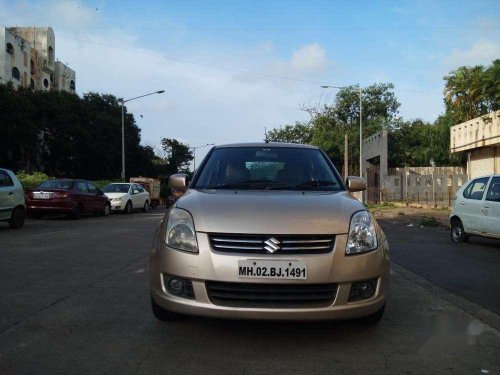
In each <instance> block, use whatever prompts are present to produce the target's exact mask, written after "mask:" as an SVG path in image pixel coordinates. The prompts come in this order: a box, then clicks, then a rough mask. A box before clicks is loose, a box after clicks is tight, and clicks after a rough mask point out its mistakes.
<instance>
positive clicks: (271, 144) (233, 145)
mask: <svg viewBox="0 0 500 375" xmlns="http://www.w3.org/2000/svg"><path fill="white" fill-rule="evenodd" d="M242 147H273V148H274V147H279V148H309V149H316V150H317V149H318V147H316V146H311V145H304V144H300V143H285V142H268V143H266V142H253V143H252V142H250V143H229V144H225V145H217V146H214V148H242Z"/></svg>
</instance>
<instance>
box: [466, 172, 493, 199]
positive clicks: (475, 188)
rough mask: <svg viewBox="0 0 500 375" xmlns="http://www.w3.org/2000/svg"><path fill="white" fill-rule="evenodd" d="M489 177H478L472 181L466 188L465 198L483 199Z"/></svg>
mask: <svg viewBox="0 0 500 375" xmlns="http://www.w3.org/2000/svg"><path fill="white" fill-rule="evenodd" d="M488 180H489V177H483V178H478V179H477V180H474V181H472V182H471V183H470V184H469V186H467V188H466V189H465V190H464V198H467V199H473V200H481V199H483V195H484V190H485V188H486V185H487V184H488Z"/></svg>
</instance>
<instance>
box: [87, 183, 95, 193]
mask: <svg viewBox="0 0 500 375" xmlns="http://www.w3.org/2000/svg"><path fill="white" fill-rule="evenodd" d="M87 188H88V191H89V192H90V193H92V194H95V193H97V187H96V186H95V185H94V184H91V183H90V182H87Z"/></svg>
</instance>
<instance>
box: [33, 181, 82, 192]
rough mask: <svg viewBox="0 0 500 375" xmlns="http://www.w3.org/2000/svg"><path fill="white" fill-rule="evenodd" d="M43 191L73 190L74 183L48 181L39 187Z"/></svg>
mask: <svg viewBox="0 0 500 375" xmlns="http://www.w3.org/2000/svg"><path fill="white" fill-rule="evenodd" d="M38 188H42V189H62V190H71V189H72V188H73V181H69V180H46V181H44V182H42V183H41V184H40V185H38Z"/></svg>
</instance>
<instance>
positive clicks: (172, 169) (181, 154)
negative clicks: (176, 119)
mask: <svg viewBox="0 0 500 375" xmlns="http://www.w3.org/2000/svg"><path fill="white" fill-rule="evenodd" d="M161 145H162V148H163V151H165V153H166V154H167V157H166V162H167V165H166V171H167V173H168V174H174V173H187V172H189V163H190V162H191V161H192V160H193V158H194V157H193V151H191V149H190V148H189V146H188V145H186V144H184V143H181V142H179V141H178V140H176V139H171V138H163V139H162V140H161Z"/></svg>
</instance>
